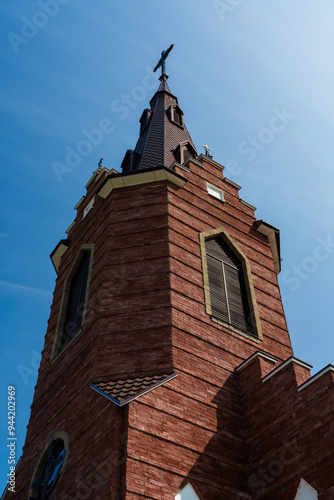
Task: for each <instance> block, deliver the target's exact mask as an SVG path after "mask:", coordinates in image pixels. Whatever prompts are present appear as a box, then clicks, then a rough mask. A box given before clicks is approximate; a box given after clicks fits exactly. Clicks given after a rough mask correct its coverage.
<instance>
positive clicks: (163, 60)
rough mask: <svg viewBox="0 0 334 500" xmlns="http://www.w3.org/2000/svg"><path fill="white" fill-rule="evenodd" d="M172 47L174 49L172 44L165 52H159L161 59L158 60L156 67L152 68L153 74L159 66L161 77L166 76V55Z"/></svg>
mask: <svg viewBox="0 0 334 500" xmlns="http://www.w3.org/2000/svg"><path fill="white" fill-rule="evenodd" d="M173 47H174V44H172V45H171V46H170V47H169V49H167V50H163V51H162V52H161V58H160V60H159V62H158V64H157V65H156V67H155V68H154V70H153V73H154V72H155V71H156V70H157V69H158V68H160V66H161V76H163V75H166V59H167V56H168V54H169V53H170V51H171V50H172V48H173ZM166 76H167V75H166Z"/></svg>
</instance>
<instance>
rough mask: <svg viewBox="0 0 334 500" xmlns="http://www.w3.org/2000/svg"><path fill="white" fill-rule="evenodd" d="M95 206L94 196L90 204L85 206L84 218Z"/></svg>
mask: <svg viewBox="0 0 334 500" xmlns="http://www.w3.org/2000/svg"><path fill="white" fill-rule="evenodd" d="M93 206H94V197H93V198H92V199H91V200H90V202H89V203H88V205H86V206H85V208H84V212H83V216H82V218H83V219H84V218H85V217H86V215H87V214H89V212H90V211H91V210H92V208H93Z"/></svg>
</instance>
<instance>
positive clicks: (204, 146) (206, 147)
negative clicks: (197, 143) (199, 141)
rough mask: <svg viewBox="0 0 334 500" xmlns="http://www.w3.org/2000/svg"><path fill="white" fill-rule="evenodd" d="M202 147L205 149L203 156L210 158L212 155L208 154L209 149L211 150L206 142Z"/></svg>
mask: <svg viewBox="0 0 334 500" xmlns="http://www.w3.org/2000/svg"><path fill="white" fill-rule="evenodd" d="M202 147H203V148H204V150H205V156H207V157H208V158H212V155H210V154H209V151H211V149H210V148H209V146H207V145H206V144H203V146H202Z"/></svg>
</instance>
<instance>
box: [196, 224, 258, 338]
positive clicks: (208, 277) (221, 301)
mask: <svg viewBox="0 0 334 500" xmlns="http://www.w3.org/2000/svg"><path fill="white" fill-rule="evenodd" d="M200 239H201V244H202V256H203V271H204V290H205V301H206V311H207V313H208V314H210V315H211V317H212V319H213V320H215V321H217V322H219V323H222V324H223V325H226V326H229V327H230V328H232V329H234V330H237V331H238V332H243V333H245V334H247V335H251V336H252V337H258V338H262V334H261V328H260V321H259V317H258V312H257V306H256V301H255V294H254V288H253V282H252V277H251V273H250V268H249V263H248V260H247V258H246V256H245V255H244V254H243V253H242V252H241V251H240V250H239V248H238V247H237V246H236V245H235V243H234V242H233V240H232V239H231V238H230V237H229V236H228V234H227V233H226V231H224V230H223V229H218V230H212V231H208V232H207V233H202V234H201V235H200Z"/></svg>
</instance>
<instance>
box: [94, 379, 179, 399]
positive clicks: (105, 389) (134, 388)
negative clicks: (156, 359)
mask: <svg viewBox="0 0 334 500" xmlns="http://www.w3.org/2000/svg"><path fill="white" fill-rule="evenodd" d="M176 376H177V373H175V372H173V373H170V374H164V375H150V376H146V377H136V378H128V379H125V380H110V381H107V382H97V383H94V382H93V383H92V384H91V388H92V389H94V390H95V391H97V392H98V393H99V394H101V395H102V396H105V397H106V398H108V399H109V400H110V401H112V402H113V403H115V404H117V406H124V405H126V404H127V403H130V402H131V401H133V400H134V399H137V398H139V397H140V396H143V395H144V394H146V393H147V392H150V391H152V390H153V389H156V388H157V387H159V386H160V385H162V384H165V383H166V382H168V381H169V380H172V379H173V378H174V377H176Z"/></svg>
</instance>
